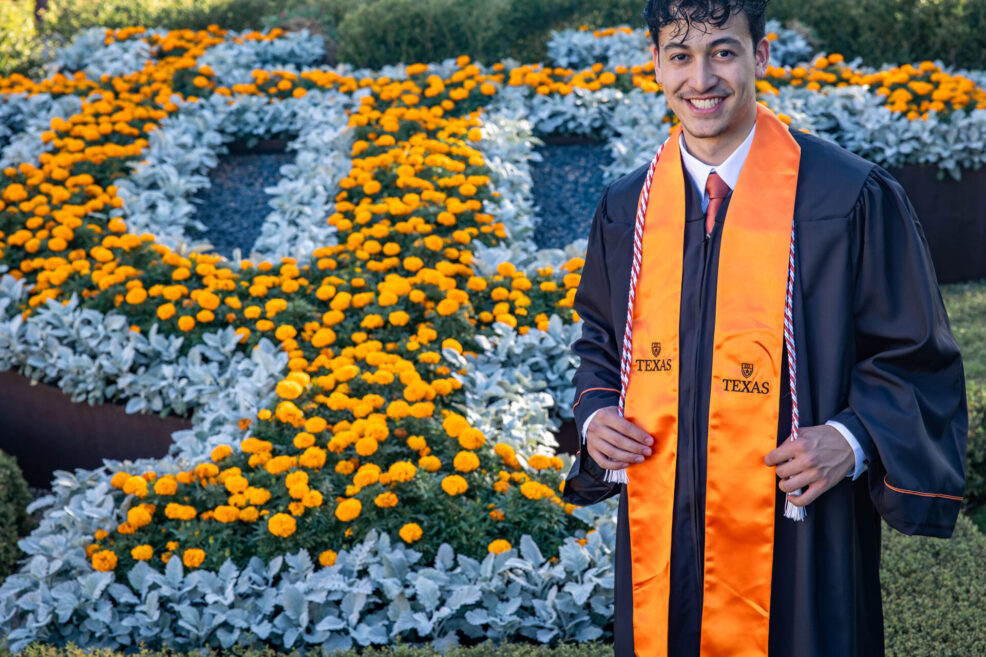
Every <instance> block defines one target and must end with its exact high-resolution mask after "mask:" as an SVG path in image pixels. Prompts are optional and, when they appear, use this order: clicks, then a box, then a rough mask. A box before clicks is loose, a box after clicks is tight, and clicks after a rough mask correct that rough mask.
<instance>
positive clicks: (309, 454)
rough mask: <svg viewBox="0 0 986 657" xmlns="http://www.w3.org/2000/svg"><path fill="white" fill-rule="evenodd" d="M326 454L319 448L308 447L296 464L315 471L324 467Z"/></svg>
mask: <svg viewBox="0 0 986 657" xmlns="http://www.w3.org/2000/svg"><path fill="white" fill-rule="evenodd" d="M325 458H326V452H325V450H324V449H322V448H321V447H309V448H308V449H306V450H305V451H304V452H303V453H302V454H301V456H299V457H298V464H299V465H300V466H301V467H303V468H308V469H310V470H317V469H319V468H321V467H322V466H324V465H325Z"/></svg>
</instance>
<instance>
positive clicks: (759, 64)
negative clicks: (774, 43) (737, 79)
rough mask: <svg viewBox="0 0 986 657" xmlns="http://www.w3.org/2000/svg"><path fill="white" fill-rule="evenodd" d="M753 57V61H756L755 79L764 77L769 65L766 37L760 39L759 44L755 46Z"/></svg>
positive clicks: (768, 48)
mask: <svg viewBox="0 0 986 657" xmlns="http://www.w3.org/2000/svg"><path fill="white" fill-rule="evenodd" d="M753 55H754V59H756V70H755V74H756V77H757V79H761V78H764V77H766V76H767V65H768V64H769V63H770V41H768V40H767V37H764V38H762V39H760V43H758V44H757V49H756V51H755V52H754V53H753Z"/></svg>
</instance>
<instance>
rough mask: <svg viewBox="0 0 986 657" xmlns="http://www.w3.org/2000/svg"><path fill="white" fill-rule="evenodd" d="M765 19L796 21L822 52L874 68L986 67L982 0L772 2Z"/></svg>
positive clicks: (985, 6) (985, 5)
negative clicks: (928, 62) (921, 64)
mask: <svg viewBox="0 0 986 657" xmlns="http://www.w3.org/2000/svg"><path fill="white" fill-rule="evenodd" d="M768 17H772V18H777V19H779V20H781V21H782V22H784V23H790V22H791V21H797V22H799V23H800V24H802V25H804V26H807V27H808V28H809V31H810V32H811V33H812V34H813V35H814V36H815V41H816V42H817V45H819V46H820V47H821V48H822V49H825V50H827V51H828V52H838V53H842V54H844V55H845V56H846V57H847V58H848V59H851V58H853V57H857V56H858V57H862V58H863V60H864V61H865V62H866V63H868V64H872V65H874V66H878V65H880V64H883V63H893V64H903V63H905V62H916V61H922V60H925V59H932V60H934V59H942V60H943V61H944V62H945V63H946V64H949V65H952V66H960V67H967V68H986V0H826V1H825V2H804V0H772V1H771V3H770V6H769V9H768ZM789 26H790V25H789Z"/></svg>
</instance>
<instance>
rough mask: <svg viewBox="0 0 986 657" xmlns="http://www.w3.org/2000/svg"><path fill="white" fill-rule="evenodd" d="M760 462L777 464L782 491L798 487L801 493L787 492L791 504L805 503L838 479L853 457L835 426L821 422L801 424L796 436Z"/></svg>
mask: <svg viewBox="0 0 986 657" xmlns="http://www.w3.org/2000/svg"><path fill="white" fill-rule="evenodd" d="M764 463H766V464H767V465H770V466H774V465H776V466H777V476H778V477H779V478H780V480H781V481H780V483H779V484H778V485H777V486H778V488H780V489H781V490H782V491H784V492H785V493H793V492H794V491H796V490H798V489H801V495H788V499H789V500H790V501H791V504H794V505H796V506H806V505H808V504H811V503H812V502H814V501H815V500H816V499H818V496H819V495H821V494H822V493H824V492H825V491H827V490H828V489H830V488H832V487H833V486H835V485H836V484H837V483H839V482H840V481H842V480H843V478H845V477H846V475H848V474H849V473H850V472H851V471H852V469H853V467H855V465H856V457H855V455H854V454H853V451H852V447H850V446H849V443H848V442H847V441H846V439H845V438H844V437H843V435H842V434H841V433H839V431H838V430H837V429H835V428H834V427H830V426H828V425H821V426H816V427H803V428H802V429H801V430H800V431H798V439H797V440H791V439H790V438H788V439H787V440H785V441H784V443H783V444H782V445H781V446H780V447H778V448H777V449H775V450H774V451H772V452H770V453H769V454H767V456H765V457H764Z"/></svg>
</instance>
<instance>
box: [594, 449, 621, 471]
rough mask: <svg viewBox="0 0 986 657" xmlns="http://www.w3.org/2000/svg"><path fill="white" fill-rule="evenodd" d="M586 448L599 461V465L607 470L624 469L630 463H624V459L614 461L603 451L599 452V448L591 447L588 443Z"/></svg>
mask: <svg viewBox="0 0 986 657" xmlns="http://www.w3.org/2000/svg"><path fill="white" fill-rule="evenodd" d="M586 450H588V452H589V455H590V456H591V457H592V460H593V461H595V462H596V463H598V464H599V467H601V468H604V469H606V470H622V469H623V468H625V467H627V466H628V465H629V463H623V462H622V461H614V460H613V459H611V458H609V457H607V456H606V455H605V454H603V453H602V452H599V451H598V450H596V449H594V448H592V447H589V446H588V445H586Z"/></svg>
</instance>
